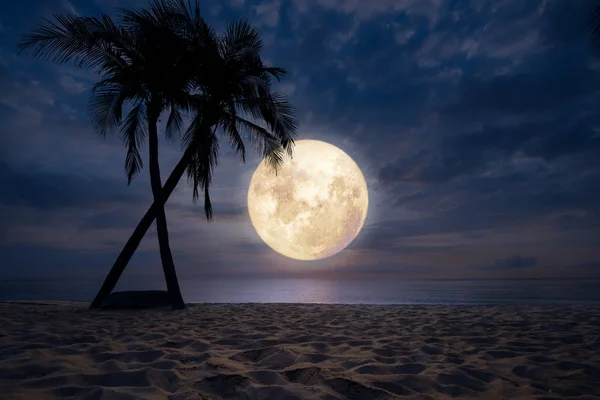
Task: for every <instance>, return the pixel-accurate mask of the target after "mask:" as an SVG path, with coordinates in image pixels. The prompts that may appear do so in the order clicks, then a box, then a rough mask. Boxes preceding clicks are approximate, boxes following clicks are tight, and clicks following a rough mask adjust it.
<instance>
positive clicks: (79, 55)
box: [19, 3, 188, 308]
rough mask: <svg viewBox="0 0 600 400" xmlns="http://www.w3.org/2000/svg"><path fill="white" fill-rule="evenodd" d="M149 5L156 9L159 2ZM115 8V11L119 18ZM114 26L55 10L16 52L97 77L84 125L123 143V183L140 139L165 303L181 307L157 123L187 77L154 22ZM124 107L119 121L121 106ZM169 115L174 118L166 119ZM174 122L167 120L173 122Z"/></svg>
mask: <svg viewBox="0 0 600 400" xmlns="http://www.w3.org/2000/svg"><path fill="white" fill-rule="evenodd" d="M161 6H162V5H161V4H160V3H156V4H154V5H153V8H152V10H153V12H154V13H155V14H159V13H160V11H161V10H163V9H164V7H161ZM127 13H128V12H127V11H125V10H124V11H123V15H124V16H125V15H127ZM131 28H133V27H132V26H118V25H117V24H116V23H115V22H114V21H113V20H112V19H111V18H110V17H109V16H108V15H106V14H103V15H102V16H101V17H100V18H89V17H79V16H76V15H70V14H67V15H55V21H48V20H46V23H45V24H43V25H42V26H41V27H39V28H37V29H36V30H34V31H33V32H31V33H29V34H28V35H25V36H24V37H23V39H22V41H21V43H20V45H19V50H20V52H32V53H33V55H34V56H36V57H39V58H43V59H50V60H52V61H54V62H57V63H64V62H67V61H73V62H74V63H75V64H76V65H78V66H80V67H87V68H91V69H93V70H95V71H96V72H98V73H99V74H100V75H101V79H100V80H99V81H98V82H97V83H96V84H95V85H94V86H93V89H92V98H91V101H90V104H89V105H90V114H91V119H92V123H93V125H94V126H95V128H96V130H97V131H98V133H100V135H102V136H103V137H104V136H106V134H107V133H108V132H110V131H113V130H116V129H118V130H119V132H120V136H121V138H122V140H123V142H124V144H125V146H126V148H127V155H126V158H125V170H126V173H127V179H128V184H129V183H131V180H132V179H133V177H134V176H135V175H136V174H137V173H138V172H139V171H140V170H141V168H142V166H143V164H142V159H141V156H140V153H139V149H140V147H141V146H142V145H143V143H144V141H145V138H146V136H148V144H149V146H148V149H149V170H150V183H151V187H152V194H153V197H154V203H155V210H156V226H157V235H158V243H159V248H160V256H161V261H162V264H163V270H164V274H165V279H166V282H167V288H168V292H169V295H170V297H171V304H172V306H173V308H183V307H184V303H183V298H182V296H181V291H180V289H179V284H178V281H177V275H176V272H175V265H174V262H173V257H172V254H171V249H170V246H169V237H168V230H167V223H166V215H165V211H164V204H165V198H164V196H163V191H162V183H161V178H160V167H159V163H158V132H157V121H158V119H159V117H160V115H161V114H162V113H163V112H164V111H165V110H171V118H169V124H168V130H169V131H172V130H174V129H176V128H177V127H178V125H177V124H176V122H178V121H177V119H176V116H177V114H176V113H175V112H174V110H176V109H177V107H179V106H180V101H181V100H182V99H183V98H184V96H183V95H187V89H188V82H187V81H185V80H182V79H181V78H182V75H181V74H178V73H177V72H178V71H177V68H176V63H174V62H173V61H172V60H176V59H177V57H178V56H179V55H181V54H182V53H183V50H182V49H181V48H178V47H177V44H178V43H181V42H180V41H178V40H174V39H176V36H175V34H174V33H173V32H171V31H169V30H168V29H163V27H161V26H158V25H151V24H146V25H145V26H143V27H142V26H136V27H135V28H137V29H131ZM126 107H127V108H129V112H128V114H127V116H126V117H125V118H124V119H123V109H124V108H126ZM173 116H174V117H173ZM173 121H175V122H173Z"/></svg>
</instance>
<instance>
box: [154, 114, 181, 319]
mask: <svg viewBox="0 0 600 400" xmlns="http://www.w3.org/2000/svg"><path fill="white" fill-rule="evenodd" d="M154 108H155V107H153V105H152V104H150V105H149V109H148V148H149V150H150V156H149V159H148V164H149V165H148V169H149V170H150V186H151V187H152V195H153V197H154V204H155V208H156V233H157V236H158V247H159V249H160V258H161V261H162V265H163V271H164V273H165V280H166V281H167V290H168V292H169V296H170V297H171V306H172V307H173V309H181V308H184V307H185V304H184V303H183V298H182V296H181V290H180V289H179V282H178V281H177V273H176V272H175V263H174V262H173V254H171V248H170V246H169V231H168V228H167V216H166V213H165V197H164V195H163V190H162V182H161V179H160V166H159V163H158V130H157V127H156V123H157V120H158V113H157V112H156V111H155V110H154Z"/></svg>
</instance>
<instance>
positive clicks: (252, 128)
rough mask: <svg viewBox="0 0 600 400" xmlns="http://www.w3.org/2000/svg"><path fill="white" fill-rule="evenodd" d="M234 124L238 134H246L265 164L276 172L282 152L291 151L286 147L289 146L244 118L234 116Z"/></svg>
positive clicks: (281, 158) (281, 161) (289, 145)
mask: <svg viewBox="0 0 600 400" xmlns="http://www.w3.org/2000/svg"><path fill="white" fill-rule="evenodd" d="M235 124H236V126H237V128H238V131H239V132H245V133H247V134H248V135H247V136H248V138H249V140H250V142H251V143H252V144H253V145H254V147H256V148H257V150H258V151H259V152H260V154H261V156H262V157H263V158H264V159H265V160H266V161H267V164H268V165H269V166H270V167H271V168H273V169H274V170H275V171H277V170H278V169H279V167H280V166H281V165H282V163H283V155H284V150H286V151H290V150H291V149H289V148H288V147H291V144H288V145H286V146H284V145H283V144H282V143H281V140H279V139H278V138H276V137H275V136H273V135H272V134H271V133H270V132H269V131H268V130H267V129H266V128H264V127H262V126H260V125H257V124H255V123H254V122H252V121H249V120H247V119H245V118H242V117H239V116H236V118H235Z"/></svg>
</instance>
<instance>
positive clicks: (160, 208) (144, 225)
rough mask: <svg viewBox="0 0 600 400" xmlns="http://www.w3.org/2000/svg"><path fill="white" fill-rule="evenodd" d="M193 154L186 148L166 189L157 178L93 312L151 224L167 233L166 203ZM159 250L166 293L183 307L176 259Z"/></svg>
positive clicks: (168, 180) (100, 292)
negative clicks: (143, 209) (151, 199)
mask: <svg viewBox="0 0 600 400" xmlns="http://www.w3.org/2000/svg"><path fill="white" fill-rule="evenodd" d="M154 130H156V125H155V126H154ZM149 136H150V138H149V142H150V143H149V145H150V147H152V146H153V144H154V143H152V142H151V140H152V139H151V137H152V136H153V134H152V132H150V135H149ZM151 151H152V150H151ZM192 154H193V149H192V146H189V147H188V148H187V149H186V151H185V152H184V154H183V156H182V157H181V159H180V160H179V162H178V163H177V165H176V166H175V168H174V169H173V171H172V172H171V174H170V175H169V177H168V178H167V180H166V182H165V185H164V187H161V185H160V175H159V178H158V185H156V182H153V183H152V191H153V195H154V202H153V203H152V205H151V206H150V207H149V208H148V211H146V214H144V216H143V217H142V219H141V221H140V222H139V223H138V225H137V226H136V228H135V230H134V231H133V234H132V235H131V236H130V237H129V240H128V241H127V243H126V244H125V246H124V247H123V250H121V253H120V254H119V256H118V257H117V259H116V261H115V263H114V264H113V266H112V268H111V270H110V272H109V273H108V275H107V276H106V279H105V280H104V283H103V284H102V286H101V287H100V290H99V291H98V294H96V297H95V298H94V300H93V301H92V303H91V304H90V309H97V308H100V307H101V306H102V299H103V298H104V297H106V296H107V295H109V294H110V293H111V292H112V291H113V289H114V288H115V286H116V284H117V282H118V281H119V278H120V277H121V274H122V273H123V271H124V270H125V267H127V264H128V263H129V261H130V260H131V257H132V256H133V253H135V251H136V250H137V248H138V246H139V245H140V243H141V242H142V239H143V238H144V235H145V234H146V232H148V229H150V226H151V225H152V222H154V219H155V218H156V220H157V233H159V232H161V231H162V229H159V227H158V224H163V223H164V224H165V228H164V232H165V233H166V232H167V229H166V216H165V208H164V205H165V203H166V202H167V200H168V199H169V197H170V196H171V193H173V190H175V187H176V186H177V184H178V183H179V181H180V180H181V177H182V176H183V174H184V172H185V170H186V167H187V166H188V165H189V163H190V160H191V158H192ZM155 189H157V190H155ZM157 195H158V196H157ZM157 197H158V200H159V201H157ZM163 221H164V222H163ZM161 228H162V227H161ZM159 234H160V233H159ZM165 242H166V243H168V238H167V240H166V241H165V240H163V241H162V243H165ZM160 243H161V240H160V239H159V244H160ZM167 247H168V246H167ZM160 250H161V261H162V263H163V270H164V274H165V280H166V281H167V290H168V292H169V295H170V296H171V303H172V305H173V308H183V307H184V303H183V298H182V296H181V291H180V289H179V284H178V282H177V275H176V272H175V266H174V263H173V259H172V257H166V254H165V257H163V248H162V247H161V249H160ZM167 250H168V251H169V255H170V250H169V249H168V248H167ZM169 259H170V261H169ZM165 261H166V262H165Z"/></svg>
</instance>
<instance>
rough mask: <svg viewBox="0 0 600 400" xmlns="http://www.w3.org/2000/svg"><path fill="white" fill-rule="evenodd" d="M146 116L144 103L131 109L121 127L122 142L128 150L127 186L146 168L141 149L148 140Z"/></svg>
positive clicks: (126, 161) (126, 159) (126, 166)
mask: <svg viewBox="0 0 600 400" xmlns="http://www.w3.org/2000/svg"><path fill="white" fill-rule="evenodd" d="M145 115H146V107H145V105H144V103H138V104H137V105H135V106H134V107H133V108H132V109H131V111H130V112H129V114H127V117H126V118H125V121H124V122H123V125H122V127H121V132H120V135H121V140H123V143H124V144H125V147H126V148H127V155H126V156H125V172H126V173H127V184H130V183H131V180H132V179H133V177H134V176H135V175H137V173H139V172H140V171H141V170H142V167H143V166H144V164H143V161H142V157H141V155H140V150H139V149H140V147H142V146H143V144H144V140H145V138H146V124H145V118H144V116H145Z"/></svg>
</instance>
